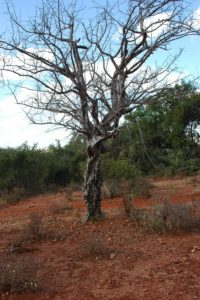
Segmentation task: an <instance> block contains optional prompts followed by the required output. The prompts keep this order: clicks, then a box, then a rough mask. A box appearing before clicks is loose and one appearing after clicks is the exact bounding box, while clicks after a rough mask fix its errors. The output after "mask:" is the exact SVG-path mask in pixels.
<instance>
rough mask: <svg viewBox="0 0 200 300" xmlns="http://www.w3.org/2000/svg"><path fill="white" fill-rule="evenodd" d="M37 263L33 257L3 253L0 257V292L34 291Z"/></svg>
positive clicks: (36, 287) (36, 285)
mask: <svg viewBox="0 0 200 300" xmlns="http://www.w3.org/2000/svg"><path fill="white" fill-rule="evenodd" d="M37 271H38V265H37V263H36V262H35V261H34V260H33V258H28V257H23V258H22V257H21V258H19V257H18V256H16V255H3V256H1V258H0V292H2V293H3V294H6V295H8V294H13V293H19V292H23V291H36V290H37V289H38V285H39V283H38V278H37Z"/></svg>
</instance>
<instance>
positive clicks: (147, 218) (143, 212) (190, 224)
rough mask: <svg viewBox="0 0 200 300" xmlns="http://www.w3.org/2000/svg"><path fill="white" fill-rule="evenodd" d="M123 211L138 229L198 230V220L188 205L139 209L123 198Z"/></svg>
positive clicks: (165, 203)
mask: <svg viewBox="0 0 200 300" xmlns="http://www.w3.org/2000/svg"><path fill="white" fill-rule="evenodd" d="M123 203H124V210H125V214H126V216H128V217H129V218H130V219H131V220H132V221H133V222H134V223H135V224H136V225H137V226H138V227H139V228H140V229H142V230H145V231H155V232H177V231H194V230H199V229H200V218H199V216H197V215H196V214H195V212H194V209H193V207H192V206H191V205H189V204H173V203H171V202H169V201H165V202H164V203H163V205H159V206H153V207H151V208H149V209H141V208H138V207H136V206H135V205H134V203H133V201H132V200H131V198H130V197H124V201H123Z"/></svg>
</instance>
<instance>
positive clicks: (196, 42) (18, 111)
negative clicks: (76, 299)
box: [0, 0, 200, 148]
mask: <svg viewBox="0 0 200 300" xmlns="http://www.w3.org/2000/svg"><path fill="white" fill-rule="evenodd" d="M82 2H83V1H82ZM101 2H102V1H101ZM13 3H14V6H15V8H16V11H17V13H19V12H20V14H21V15H22V17H25V19H28V18H29V17H30V16H32V15H33V14H34V10H35V7H36V6H38V5H39V4H40V3H41V1H40V0H13ZM86 3H87V4H90V3H91V4H92V1H91V0H86ZM192 9H193V10H198V11H199V16H200V0H193V1H192ZM7 26H8V16H7V14H6V8H5V0H0V28H1V29H0V33H1V32H2V31H6V30H7ZM171 47H172V50H173V51H175V50H178V49H179V48H183V49H184V50H183V53H182V55H181V57H180V58H179V60H178V62H177V64H178V67H180V69H181V70H182V71H183V72H184V74H188V75H191V76H192V77H197V76H200V37H187V38H184V39H183V40H179V41H178V42H176V43H173V44H172V46H171ZM159 55H163V54H158V56H156V55H155V56H154V57H153V58H152V59H151V63H155V62H156V60H158V59H159ZM69 138H70V132H67V131H65V130H63V129H56V130H52V128H49V127H47V126H43V125H33V124H31V123H30V121H29V120H28V119H27V117H26V115H25V114H24V112H23V109H22V107H20V106H19V105H17V104H15V100H14V98H13V97H12V96H11V95H10V94H9V93H8V90H6V89H5V88H3V87H2V88H0V147H18V146H20V145H22V144H23V143H24V142H27V143H28V144H29V145H30V146H32V145H34V144H38V147H39V148H46V147H48V146H49V145H50V144H55V143H56V140H60V142H61V144H62V145H64V144H66V143H67V142H68V141H69Z"/></svg>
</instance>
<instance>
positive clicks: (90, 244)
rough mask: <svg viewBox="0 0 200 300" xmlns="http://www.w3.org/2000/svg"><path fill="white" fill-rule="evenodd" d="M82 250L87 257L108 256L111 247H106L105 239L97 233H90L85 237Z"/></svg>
mask: <svg viewBox="0 0 200 300" xmlns="http://www.w3.org/2000/svg"><path fill="white" fill-rule="evenodd" d="M81 252H82V253H83V254H84V255H85V256H87V257H101V258H103V257H108V256H109V254H110V251H109V249H108V248H107V247H106V245H105V243H104V242H103V240H102V239H101V238H100V237H99V236H97V235H96V234H90V235H88V236H87V237H86V238H85V239H84V243H82V244H81Z"/></svg>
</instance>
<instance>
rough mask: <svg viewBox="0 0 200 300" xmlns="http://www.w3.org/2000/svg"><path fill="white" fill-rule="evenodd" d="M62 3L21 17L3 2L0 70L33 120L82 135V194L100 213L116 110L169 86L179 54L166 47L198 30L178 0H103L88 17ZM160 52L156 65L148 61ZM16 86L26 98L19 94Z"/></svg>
mask: <svg viewBox="0 0 200 300" xmlns="http://www.w3.org/2000/svg"><path fill="white" fill-rule="evenodd" d="M64 2H65V1H62V0H56V1H55V0H54V1H53V0H50V1H46V2H43V3H42V5H41V8H40V9H37V11H36V14H35V16H34V18H32V20H29V21H26V22H25V21H22V20H20V19H19V18H18V17H17V16H16V13H15V10H14V9H13V7H12V6H11V5H10V4H9V3H8V6H7V7H8V12H9V16H10V21H11V25H12V26H11V28H12V31H11V32H8V33H6V34H2V36H1V37H0V54H1V66H0V67H1V74H2V78H3V80H4V83H5V84H8V85H9V86H10V89H11V90H12V91H13V94H14V95H15V96H16V100H17V102H18V103H20V104H22V105H23V106H24V107H25V112H26V114H27V116H28V117H29V119H30V120H31V121H32V122H33V123H36V124H53V125H56V126H62V127H64V128H66V129H71V130H73V131H76V132H79V133H82V134H84V135H85V136H86V139H87V143H88V146H87V153H88V164H87V170H86V174H85V184H84V197H85V200H86V203H87V207H88V218H92V217H98V216H102V213H101V192H100V190H101V184H102V179H101V172H100V153H101V151H102V148H103V142H104V141H105V140H107V139H108V138H110V137H113V136H115V135H116V134H117V133H118V130H119V122H120V119H121V117H122V116H123V115H125V114H127V113H129V112H131V111H132V110H133V109H134V108H135V107H136V106H137V105H140V104H144V103H147V102H151V101H154V100H155V99H156V98H157V97H158V94H159V93H160V92H161V91H162V90H163V87H164V88H167V87H169V86H170V85H171V84H172V80H169V79H168V78H169V76H170V74H172V72H173V71H176V67H175V62H176V60H177V57H178V56H179V55H180V52H179V53H177V54H176V55H174V56H169V55H168V52H167V51H168V45H169V44H170V43H171V42H173V41H175V40H178V39H181V38H183V37H185V36H188V35H198V34H199V32H200V30H199V29H198V28H197V26H194V24H196V23H197V22H195V20H194V15H193V14H189V13H188V11H187V8H186V6H185V3H184V1H182V0H126V1H110V2H108V4H107V5H106V6H101V5H96V7H95V8H94V6H93V8H92V14H93V18H91V20H89V17H88V18H86V15H85V10H84V8H80V7H78V4H77V3H71V4H70V5H68V6H66V5H65V3H64ZM94 13H95V17H94ZM160 50H162V51H163V56H164V59H163V62H162V63H161V64H159V65H157V66H155V65H151V66H150V65H149V64H148V63H147V62H148V59H149V58H150V57H151V56H152V55H156V53H157V52H158V51H160ZM9 76H13V79H12V80H10V79H9V78H10V77H9ZM16 79H17V80H16ZM19 79H20V80H19ZM17 89H20V90H22V89H25V90H26V94H25V95H26V96H25V97H22V98H18V97H17V94H18V93H17Z"/></svg>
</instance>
